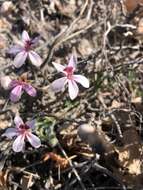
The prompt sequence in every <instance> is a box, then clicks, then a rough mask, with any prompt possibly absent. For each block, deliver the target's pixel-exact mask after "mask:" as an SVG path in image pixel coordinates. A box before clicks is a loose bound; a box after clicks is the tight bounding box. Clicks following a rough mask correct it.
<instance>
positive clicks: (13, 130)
mask: <svg viewBox="0 0 143 190" xmlns="http://www.w3.org/2000/svg"><path fill="white" fill-rule="evenodd" d="M17 135H18V131H17V129H16V128H8V129H6V131H5V133H3V134H2V136H5V137H7V138H9V139H11V138H13V137H14V136H17Z"/></svg>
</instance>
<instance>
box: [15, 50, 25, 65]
mask: <svg viewBox="0 0 143 190" xmlns="http://www.w3.org/2000/svg"><path fill="white" fill-rule="evenodd" d="M26 58H27V52H26V51H21V52H20V53H18V54H17V55H16V57H15V58H14V63H13V64H14V66H15V67H16V68H20V67H21V66H22V65H23V64H24V62H25V60H26Z"/></svg>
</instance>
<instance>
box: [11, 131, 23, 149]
mask: <svg viewBox="0 0 143 190" xmlns="http://www.w3.org/2000/svg"><path fill="white" fill-rule="evenodd" d="M24 139H25V136H24V135H19V136H18V137H17V138H16V139H15V141H14V142H13V145H12V148H13V150H14V152H21V151H22V150H23V149H24V145H25V143H24Z"/></svg>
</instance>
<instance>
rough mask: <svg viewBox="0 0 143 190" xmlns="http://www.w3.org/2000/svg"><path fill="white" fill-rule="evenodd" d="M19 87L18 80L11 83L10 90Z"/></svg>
mask: <svg viewBox="0 0 143 190" xmlns="http://www.w3.org/2000/svg"><path fill="white" fill-rule="evenodd" d="M18 85H19V81H18V80H12V81H11V83H10V84H9V88H14V87H16V86H18Z"/></svg>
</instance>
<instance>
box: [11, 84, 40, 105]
mask: <svg viewBox="0 0 143 190" xmlns="http://www.w3.org/2000/svg"><path fill="white" fill-rule="evenodd" d="M9 88H10V89H12V91H11V93H10V100H11V101H12V102H17V101H18V100H19V99H20V98H21V95H22V93H23V91H25V92H26V93H27V94H29V95H30V96H32V97H35V96H36V94H37V92H36V89H35V88H34V87H32V86H31V85H30V84H28V83H27V82H25V81H22V80H12V81H11V83H10V85H9Z"/></svg>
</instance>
